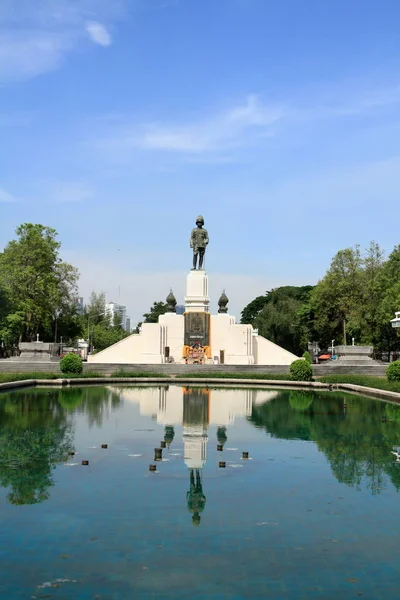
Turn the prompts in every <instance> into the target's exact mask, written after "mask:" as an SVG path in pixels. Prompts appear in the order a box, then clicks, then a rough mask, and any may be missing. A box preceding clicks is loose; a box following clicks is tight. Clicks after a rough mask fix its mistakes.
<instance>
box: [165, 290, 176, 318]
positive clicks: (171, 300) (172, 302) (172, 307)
mask: <svg viewBox="0 0 400 600" xmlns="http://www.w3.org/2000/svg"><path fill="white" fill-rule="evenodd" d="M165 301H166V303H167V308H166V312H168V313H176V298H175V296H174V294H173V291H172V288H171V289H170V292H169V294H168V296H167V298H166V300H165Z"/></svg>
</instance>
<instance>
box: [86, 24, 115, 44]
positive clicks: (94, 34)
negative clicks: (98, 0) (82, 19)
mask: <svg viewBox="0 0 400 600" xmlns="http://www.w3.org/2000/svg"><path fill="white" fill-rule="evenodd" d="M86 31H87V32H88V34H89V37H90V39H91V40H92V41H93V42H94V43H95V44H99V45H100V46H104V47H105V48H107V46H111V44H112V38H111V35H110V34H109V33H108V31H107V29H106V28H105V27H104V25H102V24H101V23H97V21H91V22H89V23H87V25H86Z"/></svg>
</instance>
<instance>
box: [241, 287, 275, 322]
mask: <svg viewBox="0 0 400 600" xmlns="http://www.w3.org/2000/svg"><path fill="white" fill-rule="evenodd" d="M269 294H271V292H266V294H265V296H257V298H254V300H252V301H251V302H249V304H248V305H247V306H245V307H244V309H243V310H242V313H241V317H240V322H241V323H243V324H246V325H247V324H250V325H252V324H253V323H254V321H255V319H256V317H258V315H259V314H260V312H261V311H262V309H263V308H264V306H265V305H266V304H268V302H269V301H270V299H269Z"/></svg>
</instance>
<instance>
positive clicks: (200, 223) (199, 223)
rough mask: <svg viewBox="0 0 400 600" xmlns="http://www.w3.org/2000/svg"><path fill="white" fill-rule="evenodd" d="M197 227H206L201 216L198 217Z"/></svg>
mask: <svg viewBox="0 0 400 600" xmlns="http://www.w3.org/2000/svg"><path fill="white" fill-rule="evenodd" d="M196 225H197V226H198V227H203V225H204V219H203V217H202V216H201V215H199V216H198V217H197V219H196Z"/></svg>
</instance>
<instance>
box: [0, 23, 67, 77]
mask: <svg viewBox="0 0 400 600" xmlns="http://www.w3.org/2000/svg"><path fill="white" fill-rule="evenodd" d="M72 46H73V37H72V36H71V35H70V34H67V33H58V34H54V33H51V32H40V31H39V32H35V31H26V32H23V33H22V32H21V33H15V34H10V33H6V34H2V35H0V82H1V81H20V80H23V79H30V78H31V77H35V76H36V75H39V74H40V73H44V72H48V71H52V70H54V69H56V68H57V67H58V66H59V65H60V64H61V60H62V58H63V56H64V54H65V53H66V52H67V51H68V50H70V49H71V48H72Z"/></svg>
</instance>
